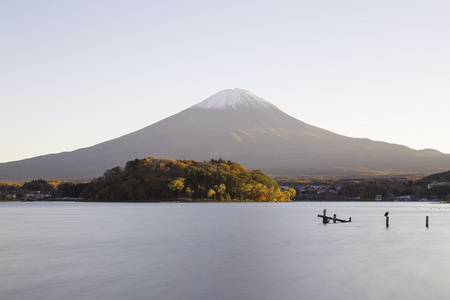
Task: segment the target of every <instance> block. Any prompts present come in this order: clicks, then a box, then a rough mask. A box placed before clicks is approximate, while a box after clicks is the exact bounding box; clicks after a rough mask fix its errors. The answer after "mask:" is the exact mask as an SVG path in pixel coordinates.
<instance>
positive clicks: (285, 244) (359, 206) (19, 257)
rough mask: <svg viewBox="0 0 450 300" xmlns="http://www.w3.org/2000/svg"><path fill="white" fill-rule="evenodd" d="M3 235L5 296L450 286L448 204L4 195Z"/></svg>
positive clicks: (307, 294)
mask: <svg viewBox="0 0 450 300" xmlns="http://www.w3.org/2000/svg"><path fill="white" fill-rule="evenodd" d="M324 208H326V209H327V212H328V214H333V213H336V214H337V215H338V217H342V218H343V219H347V218H348V217H352V223H343V224H327V225H323V224H322V223H321V220H320V219H319V218H317V214H321V213H322V210H323V209H324ZM385 211H389V212H390V228H389V229H386V227H385V219H384V217H383V215H384V212H385ZM427 215H428V216H430V227H429V228H428V229H427V228H426V227H425V216H427ZM0 234H1V247H0V299H8V300H9V299H21V300H22V299H46V300H48V299H66V300H70V299H108V300H111V299H120V300H123V299H157V300H164V299H177V300H178V299H193V300H194V299H195V300H203V299H204V300H211V299H270V300H275V299H277V300H278V299H280V300H284V299H296V300H298V299H329V298H330V297H331V298H336V299H377V300H380V299H446V298H447V297H448V295H450V206H449V205H444V204H429V203H358V202H353V203H349V202H347V203H329V202H309V203H305V202H304V203H289V204H275V203H265V204H261V203H242V204H241V203H201V204H200V203H191V204H183V203H144V204H135V203H133V204H126V203H119V204H111V203H61V202H60V203H52V202H2V203H0Z"/></svg>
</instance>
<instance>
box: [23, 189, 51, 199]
mask: <svg viewBox="0 0 450 300" xmlns="http://www.w3.org/2000/svg"><path fill="white" fill-rule="evenodd" d="M50 197H51V193H50V192H41V191H35V192H31V193H30V194H26V195H25V196H24V197H23V198H24V199H26V200H43V199H46V198H50Z"/></svg>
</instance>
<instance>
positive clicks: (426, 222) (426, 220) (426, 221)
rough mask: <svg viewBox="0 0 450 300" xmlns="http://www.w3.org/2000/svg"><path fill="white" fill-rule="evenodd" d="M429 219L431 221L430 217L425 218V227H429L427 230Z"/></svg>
mask: <svg viewBox="0 0 450 300" xmlns="http://www.w3.org/2000/svg"><path fill="white" fill-rule="evenodd" d="M428 219H429V217H428V216H427V217H426V218H425V226H427V228H428Z"/></svg>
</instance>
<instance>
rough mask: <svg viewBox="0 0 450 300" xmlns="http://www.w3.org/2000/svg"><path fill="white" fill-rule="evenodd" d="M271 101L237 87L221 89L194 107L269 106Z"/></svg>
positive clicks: (234, 107) (237, 108)
mask: <svg viewBox="0 0 450 300" xmlns="http://www.w3.org/2000/svg"><path fill="white" fill-rule="evenodd" d="M269 105H270V103H269V102H268V101H266V100H264V99H263V98H260V97H258V96H256V95H255V94H253V93H251V92H250V91H247V90H244V89H240V88H236V89H228V90H223V91H220V92H218V93H216V94H214V95H212V96H210V97H208V98H206V99H205V100H203V101H202V102H200V103H198V104H196V105H194V106H193V107H197V108H203V109H224V108H233V109H235V110H239V108H240V107H258V106H264V107H268V106H269Z"/></svg>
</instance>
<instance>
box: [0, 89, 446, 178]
mask: <svg viewBox="0 0 450 300" xmlns="http://www.w3.org/2000/svg"><path fill="white" fill-rule="evenodd" d="M202 103H203V104H202ZM145 157H157V158H173V159H179V158H182V159H194V160H197V161H203V160H206V161H209V160H210V159H212V158H215V159H218V158H223V159H226V160H232V161H236V162H239V163H240V164H242V165H244V166H245V167H246V168H247V169H261V170H262V171H264V172H266V173H269V174H273V175H297V174H302V175H332V176H341V177H342V176H347V175H350V174H351V175H354V174H358V173H359V174H367V173H370V172H371V171H372V172H375V173H383V172H384V173H390V174H395V173H402V174H404V173H408V172H419V173H430V174H431V173H434V172H440V171H445V170H448V169H450V155H448V154H443V153H440V152H438V151H436V150H414V149H411V148H408V147H406V146H403V145H398V144H390V143H385V142H380V141H372V140H370V139H367V138H351V137H347V136H343V135H339V134H336V133H333V132H331V131H328V130H325V129H322V128H319V127H316V126H313V125H310V124H307V123H305V122H303V121H301V120H298V119H296V118H294V117H292V116H290V115H288V114H286V113H285V112H283V111H281V110H280V109H278V108H277V107H276V106H274V105H273V104H271V103H270V102H268V101H266V100H264V99H263V98H260V97H258V96H256V95H254V94H252V93H251V92H249V91H246V90H243V89H233V90H224V91H220V92H218V93H216V94H214V95H212V96H210V97H208V98H207V99H205V100H204V101H201V102H199V103H197V104H195V105H193V106H191V107H189V108H187V109H185V110H182V111H180V112H179V113H177V114H174V115H172V116H169V117H167V118H165V119H163V120H161V121H159V122H156V123H154V124H151V125H149V126H146V127H144V128H142V129H140V130H137V131H134V132H132V133H129V134H126V135H123V136H120V137H117V138H115V139H112V140H109V141H105V142H102V143H99V144H96V145H93V146H91V147H86V148H81V149H77V150H75V151H71V152H62V153H58V154H49V155H44V156H39V157H35V158H29V159H25V160H21V161H16V162H10V163H2V164H0V181H5V180H13V181H20V180H21V181H24V180H31V179H36V178H42V179H60V180H79V181H80V180H90V179H92V178H95V177H98V176H100V175H102V174H103V172H105V171H106V170H108V169H111V168H113V167H115V166H123V165H125V163H126V162H127V161H129V160H133V159H135V158H145Z"/></svg>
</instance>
